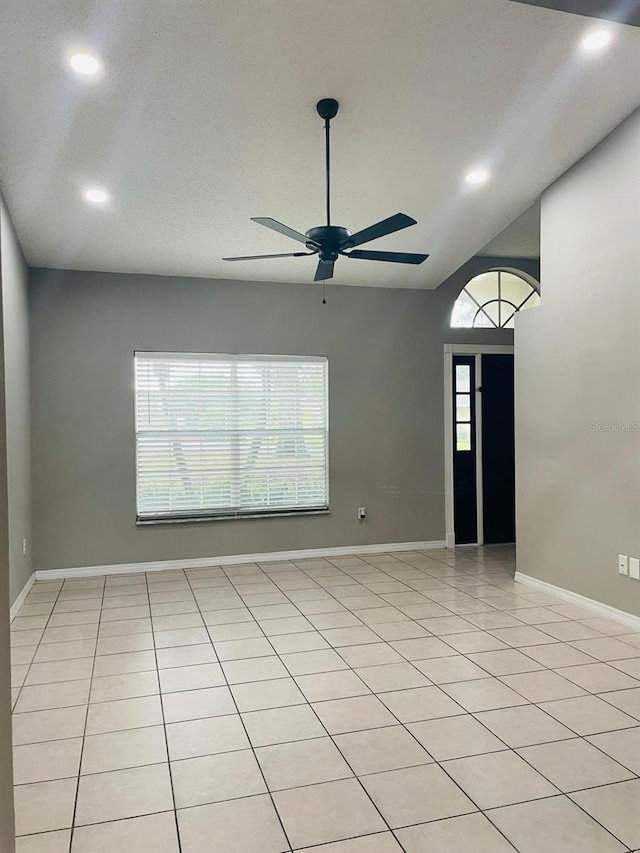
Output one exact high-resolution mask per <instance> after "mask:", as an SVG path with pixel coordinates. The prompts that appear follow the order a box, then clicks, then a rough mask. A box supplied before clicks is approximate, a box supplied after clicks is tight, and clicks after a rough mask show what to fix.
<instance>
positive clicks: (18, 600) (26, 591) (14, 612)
mask: <svg viewBox="0 0 640 853" xmlns="http://www.w3.org/2000/svg"><path fill="white" fill-rule="evenodd" d="M35 582H36V573H35V572H33V574H32V575H31V577H30V578H29V580H28V581H27V582H26V584H25V585H24V586H23V588H22V591H21V592H20V593H19V595H18V597H17V598H16V600H15V601H14V602H13V604H12V605H11V611H10V614H11V617H10V618H11V621H12V622H13V620H14V619H15V618H16V616H17V615H18V611H19V610H20V608H21V607H22V605H23V604H24V600H25V598H26V597H27V596H28V595H29V590H30V589H31V587H32V586H33V585H34V583H35Z"/></svg>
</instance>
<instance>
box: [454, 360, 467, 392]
mask: <svg viewBox="0 0 640 853" xmlns="http://www.w3.org/2000/svg"><path fill="white" fill-rule="evenodd" d="M470 390H471V367H470V366H469V365H468V364H456V391H458V392H463V393H464V392H465V391H467V392H468V391H470Z"/></svg>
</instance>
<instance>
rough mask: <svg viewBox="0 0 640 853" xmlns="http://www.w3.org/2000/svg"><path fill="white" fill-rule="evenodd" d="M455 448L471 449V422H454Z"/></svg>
mask: <svg viewBox="0 0 640 853" xmlns="http://www.w3.org/2000/svg"><path fill="white" fill-rule="evenodd" d="M456 450H471V424H456Z"/></svg>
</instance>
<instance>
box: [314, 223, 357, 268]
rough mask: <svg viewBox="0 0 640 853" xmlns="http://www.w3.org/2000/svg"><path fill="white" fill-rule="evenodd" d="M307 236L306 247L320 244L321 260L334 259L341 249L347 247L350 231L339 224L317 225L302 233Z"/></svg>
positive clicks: (315, 247) (316, 246) (315, 246)
mask: <svg viewBox="0 0 640 853" xmlns="http://www.w3.org/2000/svg"><path fill="white" fill-rule="evenodd" d="M304 236H305V237H307V238H308V240H309V242H308V243H307V248H308V249H317V248H318V246H320V251H319V255H320V260H321V261H335V260H336V258H337V257H338V254H339V253H340V252H341V251H342V250H343V249H348V248H349V237H350V236H351V232H350V231H348V230H347V229H346V228H341V227H340V226H339V225H319V226H318V227H317V228H310V229H309V230H308V231H307V232H306V233H305V235H304Z"/></svg>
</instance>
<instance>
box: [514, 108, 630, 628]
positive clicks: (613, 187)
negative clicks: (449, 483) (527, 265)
mask: <svg viewBox="0 0 640 853" xmlns="http://www.w3.org/2000/svg"><path fill="white" fill-rule="evenodd" d="M541 249H542V255H541V257H542V282H543V286H544V291H543V303H542V306H541V307H540V308H539V309H538V310H537V311H526V312H523V313H522V314H520V315H519V316H518V317H517V318H516V331H515V337H516V453H517V543H518V544H517V549H518V569H519V571H521V572H524V573H525V574H528V575H533V576H535V577H537V578H540V579H541V580H544V581H548V582H549V583H552V584H556V585H557V586H560V587H563V588H565V589H568V590H572V591H574V592H578V593H580V594H581V595H585V596H587V597H589V598H593V599H595V600H596V601H601V602H604V603H605V604H609V605H611V606H613V607H616V608H619V609H621V610H625V611H629V612H631V613H634V614H636V615H640V583H638V582H637V581H636V582H634V581H631V580H630V579H629V578H625V577H622V576H620V575H619V574H618V571H617V556H618V554H619V553H621V554H627V555H633V556H635V557H640V111H637V112H636V113H634V114H633V115H632V116H631V117H630V118H629V119H627V121H626V122H624V123H623V124H622V125H621V126H620V127H619V128H618V129H617V130H615V131H614V132H613V133H612V134H611V135H610V136H609V137H608V138H607V139H606V140H604V142H602V143H601V144H600V145H599V146H598V147H597V148H596V149H594V151H592V152H591V153H590V154H588V155H587V157H585V158H584V159H583V160H582V161H581V162H580V163H578V164H577V165H576V166H575V167H574V168H573V169H571V170H570V171H569V172H568V173H567V174H566V175H564V176H563V177H562V178H561V179H560V180H559V181H557V182H556V183H555V184H554V185H553V186H552V187H551V188H550V189H548V190H547V191H546V192H545V194H544V195H543V197H542V245H541ZM618 423H629V424H636V425H637V427H636V428H637V429H638V430H639V431H636V432H633V431H629V432H625V431H619V430H618V429H616V428H615V425H617V424H618ZM600 424H602V425H604V426H602V427H599V426H596V425H600ZM606 425H614V428H613V430H610V428H608V427H607V426H606ZM600 429H603V430H605V431H599V430H600Z"/></svg>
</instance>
